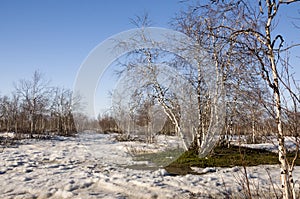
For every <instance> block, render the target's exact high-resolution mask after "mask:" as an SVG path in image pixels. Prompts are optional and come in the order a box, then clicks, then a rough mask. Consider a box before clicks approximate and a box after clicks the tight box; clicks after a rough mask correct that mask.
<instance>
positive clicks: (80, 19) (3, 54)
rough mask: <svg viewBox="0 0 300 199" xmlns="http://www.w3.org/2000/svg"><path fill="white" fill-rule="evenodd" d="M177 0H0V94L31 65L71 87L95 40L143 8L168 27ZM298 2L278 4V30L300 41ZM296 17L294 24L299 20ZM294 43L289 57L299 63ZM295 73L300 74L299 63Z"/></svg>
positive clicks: (155, 21) (155, 22)
mask: <svg viewBox="0 0 300 199" xmlns="http://www.w3.org/2000/svg"><path fill="white" fill-rule="evenodd" d="M182 6H183V5H182V4H181V3H178V1H177V0H88V1H83V0H44V1H38V0H26V1H23V0H0V71H1V78H0V95H5V94H9V93H10V92H11V91H12V90H13V82H17V81H18V80H19V79H22V78H27V79H28V78H30V77H31V75H32V74H33V72H34V71H35V70H39V71H40V72H42V73H44V74H45V76H46V78H48V79H50V80H51V81H52V84H53V85H58V86H61V87H65V88H71V89H72V87H73V83H74V81H75V78H76V74H77V71H78V70H79V67H80V65H81V64H82V62H83V61H84V59H85V58H86V57H87V55H88V54H89V53H90V51H91V50H93V48H94V47H96V46H97V45H98V44H99V43H100V42H102V41H104V40H105V39H107V38H108V37H110V36H112V35H114V34H117V33H119V32H122V31H126V30H128V29H131V28H135V27H134V25H132V24H131V23H130V20H129V19H130V18H134V16H135V15H142V14H143V13H145V12H147V13H149V16H150V18H151V20H152V22H153V26H157V27H165V28H168V27H169V25H168V22H169V21H170V19H171V18H172V17H174V14H175V13H176V12H178V11H179V10H180V9H181V8H182ZM299 10H300V3H296V4H294V5H290V6H284V7H283V9H282V10H281V11H282V12H281V14H280V18H281V20H280V23H279V24H278V32H280V33H282V34H284V36H285V37H286V38H289V39H287V40H286V41H287V42H288V43H292V42H294V43H296V41H299V42H300V34H299V33H300V29H294V27H293V25H292V23H291V21H292V19H291V17H298V18H300V15H299ZM296 23H297V24H298V25H299V26H300V20H299V21H298V22H297V21H296ZM299 52H300V49H297V50H295V51H293V52H292V53H293V54H292V56H293V57H292V58H293V60H292V63H294V65H295V66H296V65H297V63H300V58H296V56H297V55H298V56H300V53H299ZM296 67H298V69H297V74H298V76H300V69H299V68H300V67H299V66H296Z"/></svg>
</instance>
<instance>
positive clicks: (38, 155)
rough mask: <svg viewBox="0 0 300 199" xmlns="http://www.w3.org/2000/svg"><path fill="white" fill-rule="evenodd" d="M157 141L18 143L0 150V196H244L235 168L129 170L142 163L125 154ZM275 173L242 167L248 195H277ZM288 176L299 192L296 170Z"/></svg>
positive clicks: (97, 137)
mask: <svg viewBox="0 0 300 199" xmlns="http://www.w3.org/2000/svg"><path fill="white" fill-rule="evenodd" d="M159 143H160V145H159V146H158V145H151V146H147V145H145V144H140V143H130V142H116V141H114V139H113V136H112V135H102V134H94V133H83V134H80V135H79V136H78V137H76V138H64V137H57V138H56V139H51V140H41V141H36V140H25V141H22V144H20V145H17V146H12V147H9V148H5V149H4V150H3V151H2V152H1V151H0V159H1V162H0V198H1V199H6V198H26V199H27V198H83V199H86V198H120V199H121V198H172V199H175V198H209V197H211V198H244V196H245V194H244V190H245V189H244V188H243V186H245V183H244V179H245V178H244V174H243V169H242V168H239V167H233V168H193V169H194V170H195V171H199V172H201V173H204V174H202V175H190V174H189V175H185V176H172V175H169V174H168V173H167V172H166V171H165V170H164V169H156V170H151V169H149V168H145V169H138V170H137V169H131V168H133V167H130V165H136V164H145V163H147V162H134V161H133V159H132V156H131V155H130V153H128V152H129V151H132V149H134V148H138V150H137V151H141V150H142V149H143V150H144V151H147V150H149V151H155V150H159V149H161V148H163V147H164V143H163V141H161V140H160V141H159ZM174 143H176V142H174ZM174 143H173V145H174ZM175 145H176V144H175ZM175 145H174V146H175ZM175 147H176V146H175ZM278 174H279V166H275V165H273V166H266V165H261V166H257V167H249V168H247V175H248V179H249V183H250V188H251V190H252V192H253V193H256V192H259V193H260V194H261V195H265V198H269V197H270V194H273V193H274V189H275V190H277V191H278V187H279V175H278ZM294 176H295V181H296V189H297V191H299V178H300V167H296V168H295V171H294ZM271 182H273V183H271ZM272 184H273V185H274V187H273V186H272Z"/></svg>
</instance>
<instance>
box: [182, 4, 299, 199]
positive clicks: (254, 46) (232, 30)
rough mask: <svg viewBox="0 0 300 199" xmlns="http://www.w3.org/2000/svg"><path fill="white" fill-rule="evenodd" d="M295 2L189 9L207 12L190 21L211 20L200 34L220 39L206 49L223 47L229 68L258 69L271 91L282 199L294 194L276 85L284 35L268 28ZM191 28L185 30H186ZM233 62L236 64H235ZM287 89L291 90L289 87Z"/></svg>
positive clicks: (207, 5) (280, 82) (280, 97)
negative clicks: (283, 8)
mask: <svg viewBox="0 0 300 199" xmlns="http://www.w3.org/2000/svg"><path fill="white" fill-rule="evenodd" d="M295 2H297V0H278V1H277V0H265V1H263V0H259V1H258V3H253V2H251V3H250V2H249V1H244V0H224V1H210V2H209V3H208V4H203V3H202V4H201V3H198V4H196V5H193V6H192V9H191V10H192V11H191V13H195V12H197V11H201V12H202V13H206V14H207V15H203V16H208V20H206V19H207V18H205V17H204V19H203V18H201V17H200V18H198V19H196V20H193V21H194V23H196V24H197V21H198V20H201V21H204V22H206V21H208V22H210V21H212V22H214V23H208V24H209V25H205V26H204V28H202V31H200V33H202V35H203V33H205V34H206V35H208V36H209V37H210V38H212V39H213V40H212V41H216V40H220V41H221V43H219V44H218V45H217V46H216V45H209V46H208V48H210V49H211V51H212V52H215V50H216V49H217V48H216V47H220V46H223V48H222V49H221V50H217V51H216V52H221V53H222V51H223V52H224V50H225V52H226V53H225V54H223V56H221V57H226V56H227V57H228V58H229V59H227V61H228V62H227V63H229V65H227V66H230V67H231V68H232V67H236V66H238V67H239V65H240V64H241V63H252V64H251V65H249V66H248V67H253V68H256V69H257V71H259V72H260V75H261V78H262V80H264V82H265V83H266V84H267V86H268V88H269V89H270V90H271V91H272V92H273V99H272V101H273V102H274V104H273V108H274V110H275V119H276V125H277V138H278V142H279V145H278V155H279V162H280V165H281V172H280V173H281V186H282V190H283V198H285V199H287V198H295V197H296V196H295V192H294V190H293V189H294V186H293V178H292V175H291V172H289V170H291V168H290V167H289V164H288V160H287V157H286V146H285V143H284V139H285V135H284V131H283V125H282V114H283V112H282V108H283V107H282V93H281V88H280V87H281V86H285V84H284V81H282V79H281V78H280V74H279V68H280V67H281V65H280V63H279V62H278V60H279V58H280V56H281V54H280V53H281V52H282V50H283V42H284V38H283V36H282V35H274V34H273V32H272V31H273V30H274V27H275V25H276V24H275V21H276V20H277V18H276V16H277V15H278V12H279V10H280V8H281V6H284V4H290V3H295ZM189 16H190V15H188V17H189ZM192 16H193V15H192ZM205 20H206V21H205ZM215 22H216V23H215ZM198 24H201V23H200V22H199V23H198ZM204 24H205V23H204ZM192 27H193V28H194V27H195V26H192ZM191 30H193V29H191V28H190V29H187V31H186V32H189V31H191ZM224 47H225V48H224ZM226 50H230V51H229V52H230V53H227V52H228V51H226ZM219 57H220V56H219ZM249 61H251V62H249ZM225 63H226V62H225ZM233 63H234V64H233ZM235 63H239V64H237V65H236V64H235ZM240 66H242V65H240ZM289 92H292V91H291V90H289ZM294 96H295V95H294ZM289 173H290V175H289Z"/></svg>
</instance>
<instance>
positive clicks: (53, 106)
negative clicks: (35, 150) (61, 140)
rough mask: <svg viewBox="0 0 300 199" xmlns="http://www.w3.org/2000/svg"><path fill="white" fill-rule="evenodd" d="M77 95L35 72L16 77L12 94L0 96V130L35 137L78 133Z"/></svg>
mask: <svg viewBox="0 0 300 199" xmlns="http://www.w3.org/2000/svg"><path fill="white" fill-rule="evenodd" d="M78 105H79V97H77V98H76V97H74V96H73V93H72V91H71V90H69V89H64V88H60V87H53V86H51V85H50V82H49V81H46V80H45V78H44V77H43V75H42V74H41V73H40V72H38V71H35V72H34V74H33V76H32V78H31V79H29V80H27V79H26V80H25V79H22V80H19V81H18V82H16V83H15V85H14V90H13V91H12V94H11V96H6V95H5V96H0V131H1V132H14V133H15V134H16V135H18V136H19V137H22V135H25V134H26V136H29V137H34V136H39V135H40V136H42V135H49V134H59V135H72V134H74V133H76V132H77V130H76V127H75V121H74V115H73V112H74V109H75V108H76V107H78Z"/></svg>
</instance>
